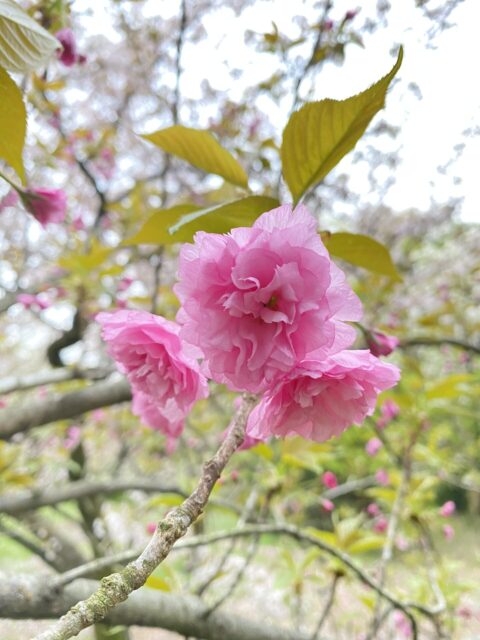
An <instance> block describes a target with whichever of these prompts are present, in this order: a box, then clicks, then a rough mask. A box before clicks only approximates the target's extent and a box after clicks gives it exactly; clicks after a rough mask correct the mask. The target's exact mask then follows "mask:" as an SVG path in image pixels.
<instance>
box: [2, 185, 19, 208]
mask: <svg viewBox="0 0 480 640" xmlns="http://www.w3.org/2000/svg"><path fill="white" fill-rule="evenodd" d="M18 201H19V195H18V193H17V192H16V191H15V189H10V191H9V192H8V193H7V194H6V195H4V196H3V197H2V198H0V213H1V212H2V211H3V210H4V209H6V208H7V207H14V206H15V205H17V204H18Z"/></svg>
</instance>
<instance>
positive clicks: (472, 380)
mask: <svg viewBox="0 0 480 640" xmlns="http://www.w3.org/2000/svg"><path fill="white" fill-rule="evenodd" d="M464 385H472V386H474V387H476V388H477V389H478V376H476V375H475V374H471V373H454V374H452V375H450V376H447V377H446V378H442V379H441V380H439V381H438V382H436V383H435V384H434V385H432V386H431V387H430V389H429V390H428V391H427V398H428V399H429V400H434V399H437V398H438V399H439V398H456V397H457V396H459V395H462V392H463V391H465V392H466V393H467V391H466V389H464Z"/></svg>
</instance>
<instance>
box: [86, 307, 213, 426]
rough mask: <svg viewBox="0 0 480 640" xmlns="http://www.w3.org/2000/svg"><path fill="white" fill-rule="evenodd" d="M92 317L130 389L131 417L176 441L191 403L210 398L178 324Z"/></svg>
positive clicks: (133, 315)
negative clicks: (131, 395)
mask: <svg viewBox="0 0 480 640" xmlns="http://www.w3.org/2000/svg"><path fill="white" fill-rule="evenodd" d="M96 319H97V321H98V322H99V323H100V324H101V325H102V327H103V331H102V335H103V338H104V340H105V341H106V342H107V343H108V351H109V353H110V355H111V356H112V358H113V359H114V360H115V361H116V363H117V367H118V369H119V370H120V371H121V372H122V373H124V374H125V375H126V376H127V378H128V380H129V381H130V384H131V385H132V391H133V402H132V411H133V413H134V414H135V415H138V416H139V417H140V418H141V419H142V420H143V421H144V422H145V423H146V424H148V425H149V426H151V427H152V428H154V429H159V430H161V431H163V432H164V433H165V434H167V436H169V437H171V438H176V437H178V436H179V435H180V433H181V432H182V429H183V422H184V418H185V416H186V414H187V413H188V412H189V411H190V409H191V408H192V406H193V404H194V403H195V402H196V401H197V400H198V399H200V398H205V397H206V396H207V395H208V387H207V382H206V380H205V378H204V377H203V376H202V375H201V374H200V373H199V370H198V365H197V362H196V360H195V354H194V352H193V351H192V350H191V349H189V348H188V347H185V346H184V345H182V342H181V340H180V338H179V335H178V334H179V327H178V325H176V324H175V323H174V322H170V321H169V320H166V319H165V318H162V317H160V316H155V315H153V314H151V313H148V312H146V311H116V312H114V313H99V314H98V315H97V317H96Z"/></svg>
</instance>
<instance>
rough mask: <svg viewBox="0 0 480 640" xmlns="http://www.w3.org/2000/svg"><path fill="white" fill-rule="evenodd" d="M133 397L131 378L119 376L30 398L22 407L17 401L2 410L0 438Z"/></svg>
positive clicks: (4, 438) (6, 438)
mask: <svg viewBox="0 0 480 640" xmlns="http://www.w3.org/2000/svg"><path fill="white" fill-rule="evenodd" d="M131 398H132V393H131V391H130V386H129V384H128V382H127V381H126V380H124V379H118V378H117V377H115V378H114V379H110V380H107V381H105V382H98V383H96V384H92V385H90V386H88V387H85V388H83V389H79V390H78V391H70V392H69V393H65V394H59V393H54V394H51V395H49V396H48V397H47V398H42V399H37V400H30V401H29V402H28V404H23V405H21V406H20V407H19V406H18V405H16V406H15V405H13V406H11V407H7V408H5V409H2V410H1V418H2V421H1V424H0V439H1V440H8V439H9V438H11V437H12V436H13V435H14V434H15V433H21V432H22V431H28V429H31V428H33V427H39V426H41V425H43V424H49V423H50V422H55V421H56V420H65V419H67V418H74V417H76V416H79V415H82V414H83V413H87V412H88V411H92V410H93V409H99V408H100V407H109V406H111V405H113V404H118V403H120V402H127V401H129V400H131Z"/></svg>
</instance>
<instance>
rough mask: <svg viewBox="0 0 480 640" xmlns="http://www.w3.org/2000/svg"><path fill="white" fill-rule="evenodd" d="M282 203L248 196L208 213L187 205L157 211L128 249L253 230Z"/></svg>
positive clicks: (126, 243) (261, 197)
mask: <svg viewBox="0 0 480 640" xmlns="http://www.w3.org/2000/svg"><path fill="white" fill-rule="evenodd" d="M278 204H279V203H278V200H276V199H275V198H269V197H267V196H248V197H247V198H241V199H240V200H234V201H233V202H227V203H226V204H219V205H215V206H214V207H208V208H207V209H202V208H199V207H197V206H195V205H190V204H184V205H177V206H175V207H171V208H170V209H162V210H160V211H156V212H155V213H154V214H153V215H152V216H151V217H150V218H149V219H148V220H147V222H146V223H145V224H144V226H143V227H142V228H141V229H140V231H138V233H137V234H135V235H134V236H133V238H128V239H127V240H125V241H124V242H123V244H124V245H133V244H175V243H177V242H190V241H191V240H192V238H193V236H194V235H195V233H196V232H197V231H207V232H208V233H228V232H229V231H230V230H231V229H233V228H235V227H249V226H250V225H252V224H253V223H254V222H255V220H256V219H257V218H258V216H259V215H260V214H262V213H264V212H265V211H269V210H270V209H273V208H275V207H278Z"/></svg>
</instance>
